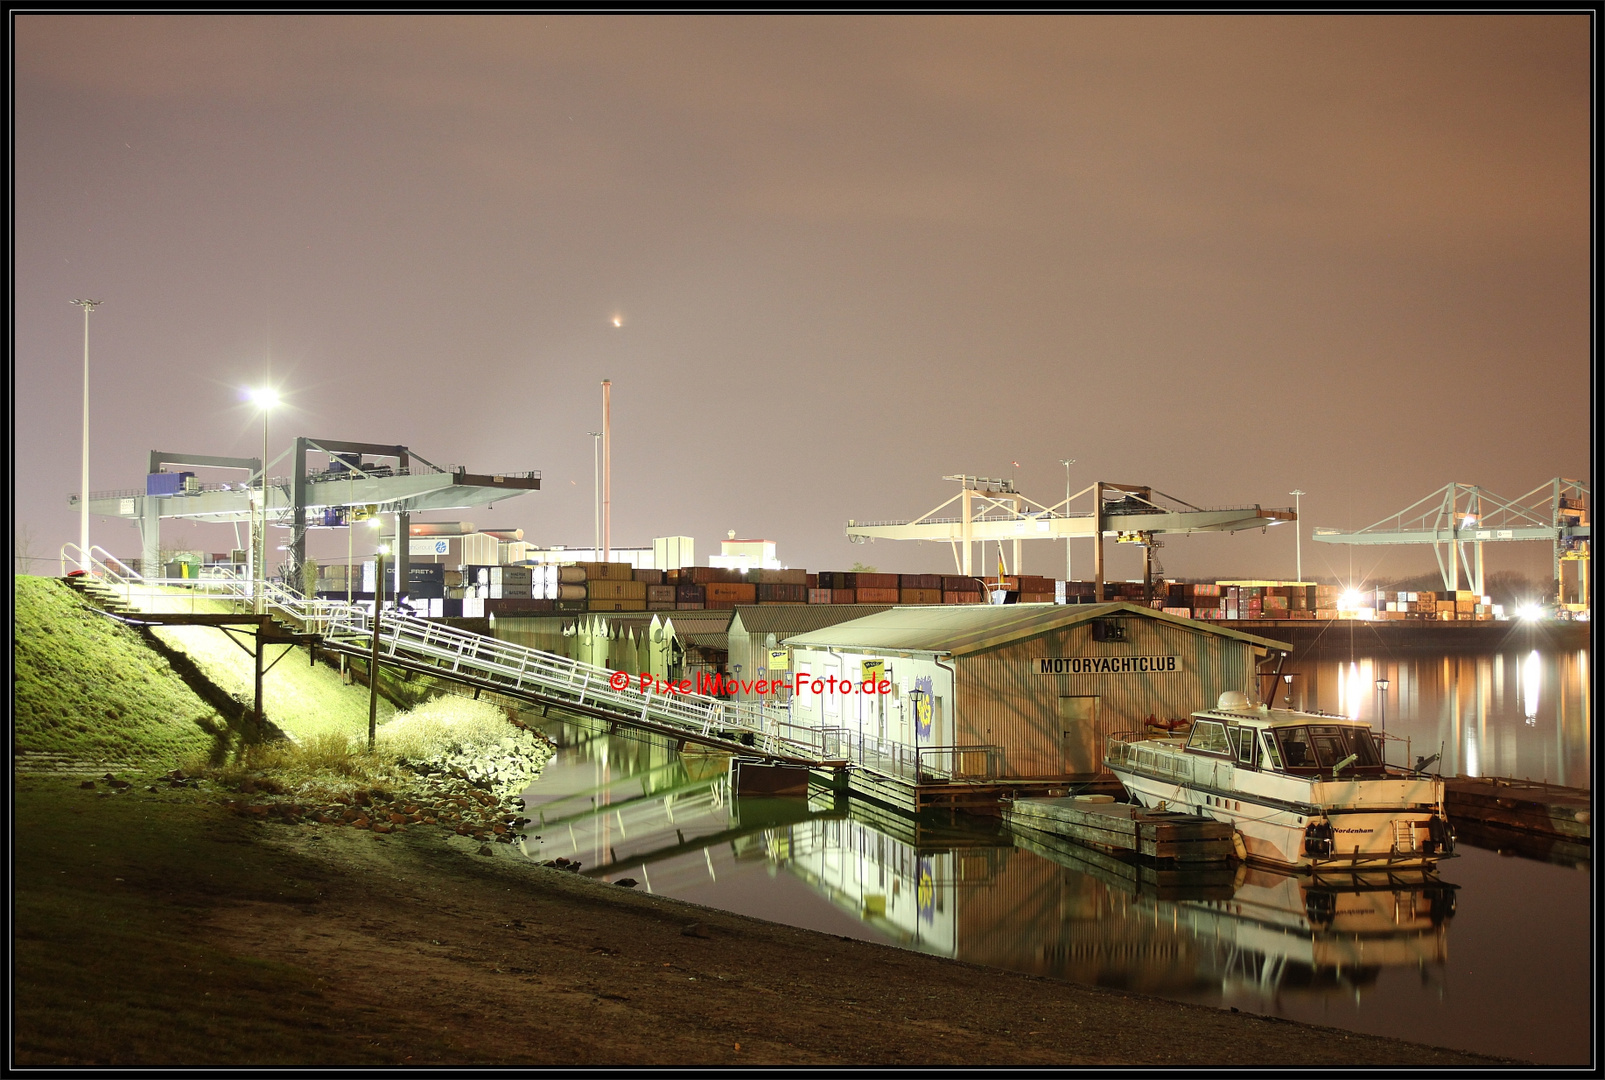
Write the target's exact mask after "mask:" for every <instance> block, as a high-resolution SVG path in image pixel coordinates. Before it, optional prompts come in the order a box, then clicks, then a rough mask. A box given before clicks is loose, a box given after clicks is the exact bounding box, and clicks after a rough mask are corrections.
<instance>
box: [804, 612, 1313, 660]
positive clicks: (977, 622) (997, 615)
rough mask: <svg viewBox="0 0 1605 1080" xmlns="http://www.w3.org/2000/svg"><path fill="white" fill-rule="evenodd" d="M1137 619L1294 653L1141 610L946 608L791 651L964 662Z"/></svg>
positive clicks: (867, 625)
mask: <svg viewBox="0 0 1605 1080" xmlns="http://www.w3.org/2000/svg"><path fill="white" fill-rule="evenodd" d="M1109 615H1136V616H1139V617H1142V618H1150V619H1157V620H1160V621H1164V622H1171V623H1175V624H1176V625H1178V626H1180V627H1183V628H1184V629H1187V630H1191V631H1193V632H1194V633H1199V634H1218V635H1220V636H1221V637H1227V638H1232V639H1234V640H1237V641H1247V642H1249V643H1251V644H1254V645H1260V646H1263V647H1265V648H1267V649H1277V650H1281V651H1284V652H1291V651H1292V649H1293V647H1292V646H1291V645H1289V644H1287V643H1286V642H1281V641H1274V640H1272V639H1270V638H1262V637H1257V636H1255V635H1253V634H1245V633H1243V632H1242V631H1241V630H1233V629H1231V628H1230V627H1225V626H1212V625H1210V624H1209V623H1207V622H1199V621H1195V620H1193V619H1183V618H1181V617H1180V616H1177V615H1167V614H1165V613H1164V612H1162V611H1159V610H1156V609H1154V608H1150V607H1143V606H1142V605H1140V604H1131V603H1124V602H1120V603H1110V604H942V605H934V604H933V605H929V606H919V607H895V608H892V609H891V610H889V611H884V612H882V613H880V614H878V615H869V616H866V617H864V618H861V619H854V620H852V621H851V622H844V623H838V624H836V625H835V626H828V627H824V628H821V629H819V630H813V631H809V632H807V633H802V634H794V635H792V636H791V637H788V638H786V639H785V641H786V644H787V645H791V646H794V647H803V648H807V647H810V646H818V647H827V646H828V647H833V648H841V649H864V650H872V651H877V652H929V653H946V654H949V655H952V656H963V655H967V654H969V653H977V652H984V651H986V650H987V649H994V648H997V647H998V646H1000V645H1004V644H1007V643H1009V642H1014V641H1020V640H1022V639H1024V638H1030V637H1035V636H1037V635H1038V634H1046V633H1049V632H1050V631H1053V630H1058V629H1061V628H1063V627H1066V626H1073V625H1075V624H1076V623H1080V622H1085V621H1086V620H1088V619H1094V618H1101V617H1105V616H1109Z"/></svg>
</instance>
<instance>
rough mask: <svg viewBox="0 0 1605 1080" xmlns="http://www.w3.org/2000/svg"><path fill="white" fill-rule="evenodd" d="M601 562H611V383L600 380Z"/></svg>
mask: <svg viewBox="0 0 1605 1080" xmlns="http://www.w3.org/2000/svg"><path fill="white" fill-rule="evenodd" d="M602 561H603V562H612V561H613V382H612V380H611V379H603V380H602Z"/></svg>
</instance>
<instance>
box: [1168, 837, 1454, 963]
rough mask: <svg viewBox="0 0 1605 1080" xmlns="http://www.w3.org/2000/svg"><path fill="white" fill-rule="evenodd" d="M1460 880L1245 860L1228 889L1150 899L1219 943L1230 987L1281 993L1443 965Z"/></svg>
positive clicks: (1216, 945) (1214, 944)
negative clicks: (1294, 868)
mask: <svg viewBox="0 0 1605 1080" xmlns="http://www.w3.org/2000/svg"><path fill="white" fill-rule="evenodd" d="M1455 889H1456V886H1453V885H1448V884H1445V883H1443V882H1441V881H1435V880H1427V879H1418V880H1416V881H1414V882H1409V883H1407V882H1403V881H1400V880H1398V879H1397V878H1392V879H1390V878H1388V877H1387V876H1386V875H1381V876H1377V877H1372V878H1367V877H1365V876H1351V877H1348V878H1346V879H1345V880H1344V881H1343V882H1341V883H1328V882H1324V881H1322V880H1320V879H1316V878H1311V877H1306V876H1302V875H1293V874H1278V873H1275V872H1272V871H1266V870H1256V869H1253V868H1245V869H1244V871H1243V873H1242V875H1241V880H1240V881H1239V882H1238V883H1237V884H1236V886H1235V888H1234V889H1233V891H1232V895H1231V896H1230V897H1229V898H1220V899H1214V898H1211V899H1182V900H1167V901H1161V900H1155V901H1152V903H1153V905H1154V908H1155V912H1156V914H1158V915H1159V916H1160V917H1161V918H1164V917H1169V918H1171V919H1173V920H1174V921H1175V923H1176V925H1177V926H1178V927H1180V928H1184V929H1185V930H1187V931H1188V932H1191V933H1192V934H1194V935H1195V936H1196V937H1197V938H1199V939H1200V940H1203V941H1208V942H1210V943H1211V945H1212V947H1213V950H1214V951H1215V952H1216V954H1217V957H1218V963H1219V966H1220V974H1221V979H1222V985H1223V987H1226V988H1236V989H1245V990H1255V991H1258V992H1260V993H1274V992H1276V991H1278V990H1286V989H1291V988H1294V987H1309V988H1320V987H1331V986H1336V985H1340V984H1345V983H1347V984H1351V985H1355V986H1359V985H1364V984H1367V983H1370V982H1373V981H1374V980H1375V978H1376V976H1377V974H1378V973H1379V972H1380V970H1381V969H1383V968H1390V967H1393V968H1397V967H1407V968H1408V967H1414V968H1419V969H1422V970H1425V969H1426V968H1427V967H1428V966H1433V967H1439V966H1442V965H1443V963H1444V962H1445V961H1446V960H1447V959H1448V923H1449V920H1450V919H1451V918H1452V917H1453V915H1454V911H1455Z"/></svg>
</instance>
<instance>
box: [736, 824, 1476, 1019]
mask: <svg viewBox="0 0 1605 1080" xmlns="http://www.w3.org/2000/svg"><path fill="white" fill-rule="evenodd" d="M858 812H859V807H858V806H857V804H854V806H853V807H852V813H853V814H854V815H855V818H856V816H857V814H858ZM949 839H950V840H951V838H949ZM766 843H767V845H768V849H769V853H770V857H771V858H773V859H774V860H775V861H777V862H778V863H780V864H781V865H783V866H785V868H786V869H787V870H789V871H790V872H792V873H793V874H796V875H797V876H798V877H800V878H802V879H803V880H804V881H806V882H808V883H809V884H810V885H811V886H813V887H814V888H815V889H816V890H817V891H819V892H820V893H821V894H822V895H824V896H826V897H827V898H829V899H830V900H831V901H832V903H833V904H835V906H836V907H838V908H839V909H840V910H842V911H845V912H847V913H849V914H851V915H854V916H855V917H857V918H859V919H862V920H863V921H865V922H866V923H869V924H872V925H873V926H874V927H875V928H876V929H878V930H880V931H881V932H882V933H885V934H887V935H889V936H891V937H892V938H893V940H896V941H898V942H900V943H902V944H904V945H906V946H908V947H911V948H917V949H920V950H922V951H925V952H932V953H936V954H939V955H943V956H952V957H955V958H957V959H960V960H965V961H968V962H971V963H977V964H984V965H986V966H989V967H999V968H1007V969H1010V970H1014V971H1024V972H1029V973H1032V974H1037V975H1044V976H1050V977H1053V978H1060V979H1067V980H1073V981H1076V982H1083V983H1091V984H1095V985H1099V986H1109V987H1117V988H1120V989H1125V990H1133V991H1138V992H1143V993H1153V994H1164V995H1168V996H1207V995H1212V994H1215V993H1227V994H1241V993H1245V992H1248V993H1254V994H1260V995H1264V996H1266V997H1267V998H1270V997H1274V995H1276V994H1277V993H1279V992H1280V993H1286V992H1300V991H1313V992H1323V991H1325V990H1329V989H1333V988H1339V987H1341V988H1344V989H1345V990H1357V989H1358V988H1360V987H1363V986H1366V985H1369V984H1371V983H1372V982H1374V981H1375V979H1376V977H1377V974H1378V972H1379V971H1380V970H1381V969H1383V968H1386V967H1412V968H1418V969H1420V970H1422V971H1423V972H1425V971H1426V969H1427V968H1428V967H1434V968H1441V967H1442V965H1443V963H1444V961H1445V959H1446V955H1447V945H1446V936H1447V922H1448V919H1449V917H1450V916H1451V915H1452V913H1453V910H1454V901H1453V892H1452V889H1453V887H1452V886H1445V885H1443V884H1441V883H1437V882H1427V883H1421V882H1417V883H1415V884H1403V883H1394V884H1392V885H1390V886H1388V887H1386V888H1370V887H1367V886H1366V885H1365V884H1364V883H1357V882H1353V881H1348V882H1346V884H1345V885H1343V886H1342V887H1335V886H1328V885H1323V884H1320V883H1318V882H1315V881H1312V880H1311V879H1310V878H1307V877H1290V876H1281V875H1275V874H1270V873H1265V872H1260V871H1249V870H1243V871H1238V872H1237V873H1236V875H1235V876H1234V875H1233V874H1232V872H1230V871H1227V872H1225V873H1224V874H1222V873H1220V872H1218V871H1216V872H1206V873H1190V872H1189V873H1186V874H1182V873H1180V872H1174V871H1157V870H1154V869H1152V868H1142V867H1135V866H1131V865H1130V864H1125V863H1121V862H1120V861H1119V860H1116V859H1112V858H1108V857H1106V856H1101V855H1099V854H1098V853H1095V852H1092V851H1090V850H1089V849H1085V848H1076V846H1075V845H1065V846H1066V848H1067V849H1073V850H1066V851H1058V850H1054V851H1048V850H1045V849H1041V850H1025V849H1024V848H1007V847H999V846H996V844H997V839H996V838H989V837H978V838H976V839H975V841H974V842H972V843H971V844H970V845H969V846H958V845H954V844H952V843H946V844H944V845H943V846H941V847H932V846H926V845H924V844H921V843H919V842H918V840H917V839H915V840H913V841H912V842H911V840H910V838H901V839H900V838H897V837H893V836H890V835H887V834H886V833H885V832H882V831H880V830H879V829H877V828H875V827H874V826H873V825H871V824H868V823H866V822H864V821H861V820H856V819H845V820H844V819H835V820H816V821H807V822H802V823H799V824H797V825H793V826H789V827H787V828H782V829H776V830H773V831H772V832H771V833H769V834H768V839H767V841H766ZM1082 854H1084V855H1086V856H1088V857H1087V858H1085V859H1083V858H1081V857H1080V856H1081V855H1082Z"/></svg>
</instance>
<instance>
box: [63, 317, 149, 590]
mask: <svg viewBox="0 0 1605 1080" xmlns="http://www.w3.org/2000/svg"><path fill="white" fill-rule="evenodd" d="M103 302H104V301H101V300H74V301H73V303H75V304H77V305H78V306H79V307H81V308H83V309H84V471H83V477H82V479H81V481H80V483H79V486H78V559H79V563H78V565H79V567H81V568H82V569H83V570H84V571H85V572H88V570H89V313H90V312H91V311H94V310H95V309H96V308H97V307H99V306H100V305H101V304H102V303H103ZM143 569H144V571H145V573H147V574H149V573H150V572H151V569H150V567H148V566H147V567H144V568H143Z"/></svg>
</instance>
